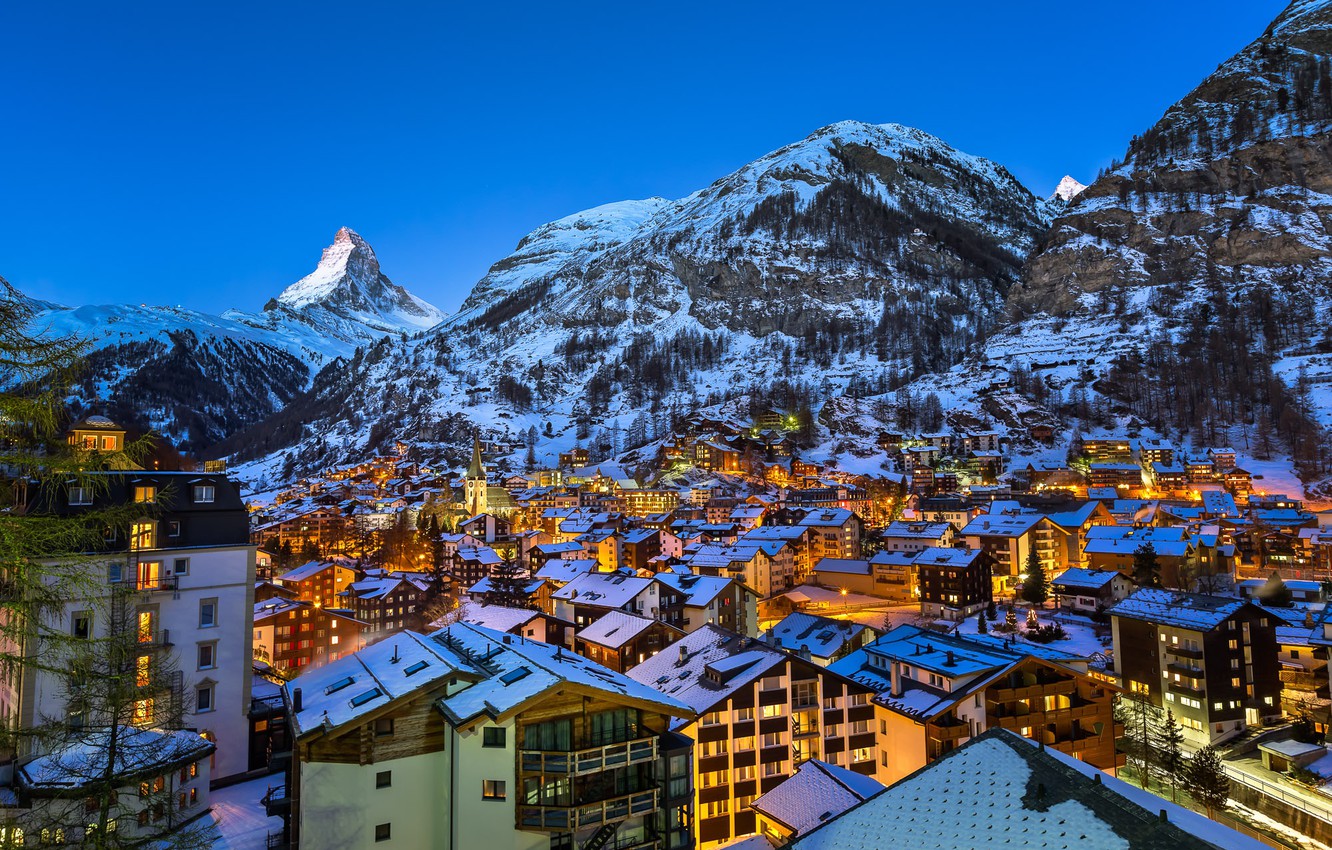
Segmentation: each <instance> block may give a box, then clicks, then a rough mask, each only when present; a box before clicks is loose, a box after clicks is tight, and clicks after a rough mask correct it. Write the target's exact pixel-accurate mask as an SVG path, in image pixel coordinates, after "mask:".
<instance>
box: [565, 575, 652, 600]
mask: <svg viewBox="0 0 1332 850" xmlns="http://www.w3.org/2000/svg"><path fill="white" fill-rule="evenodd" d="M650 584H652V579H650V578H639V577H638V576H635V575H632V574H630V573H628V572H624V571H619V572H613V573H583V574H582V575H579V576H578V577H577V578H575V579H573V580H572V581H570V582H569V583H568V584H566V585H565V586H564V587H561V588H560V589H559V590H557V591H555V592H554V593H553V594H551V595H552V597H553V598H555V599H562V600H566V601H569V602H575V603H579V604H584V605H596V606H599V607H602V608H622V607H624V606H625V605H628V604H629V603H630V602H632V601H633V600H634V597H636V596H638V594H640V593H642V592H643V591H645V590H647V589H648V586H649V585H650Z"/></svg>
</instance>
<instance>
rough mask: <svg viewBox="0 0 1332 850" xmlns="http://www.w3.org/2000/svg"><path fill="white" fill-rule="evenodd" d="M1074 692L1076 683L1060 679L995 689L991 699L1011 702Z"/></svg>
mask: <svg viewBox="0 0 1332 850" xmlns="http://www.w3.org/2000/svg"><path fill="white" fill-rule="evenodd" d="M1075 690H1077V682H1075V681H1073V680H1072V679H1062V680H1055V681H1051V682H1036V683H1035V684H1031V685H1019V686H1017V687H1004V686H1000V687H996V688H995V689H994V697H993V698H994V700H995V701H996V702H1011V701H1012V700H1019V699H1030V698H1032V697H1043V696H1052V695H1055V694H1071V693H1073V692H1074V691H1075Z"/></svg>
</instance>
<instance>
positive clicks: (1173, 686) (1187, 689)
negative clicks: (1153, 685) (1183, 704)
mask: <svg viewBox="0 0 1332 850" xmlns="http://www.w3.org/2000/svg"><path fill="white" fill-rule="evenodd" d="M1166 688H1167V689H1169V690H1170V691H1171V692H1173V693H1177V694H1183V695H1184V696H1186V697H1203V696H1206V695H1207V689H1206V688H1203V687H1196V688H1195V687H1194V686H1193V685H1186V684H1184V683H1183V682H1167V683H1166Z"/></svg>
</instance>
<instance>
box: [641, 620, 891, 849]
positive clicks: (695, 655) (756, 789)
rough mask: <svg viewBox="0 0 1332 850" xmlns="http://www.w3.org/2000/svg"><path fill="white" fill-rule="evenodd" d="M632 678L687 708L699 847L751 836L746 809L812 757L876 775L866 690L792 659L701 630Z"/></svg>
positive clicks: (685, 731) (681, 726) (684, 725)
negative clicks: (691, 744)
mask: <svg viewBox="0 0 1332 850" xmlns="http://www.w3.org/2000/svg"><path fill="white" fill-rule="evenodd" d="M629 676H630V677H631V678H633V679H636V680H637V681H639V682H642V683H643V684H645V685H648V686H649V687H652V688H655V689H656V690H658V691H660V692H661V693H663V694H664V695H665V696H666V697H668V698H670V699H672V700H678V701H680V702H683V703H684V704H685V705H687V706H688V707H689V708H690V710H691V714H690V716H689V717H688V718H686V719H683V720H679V721H676V723H675V724H674V730H675V731H676V732H679V733H680V734H682V735H684V736H686V737H689V738H692V739H693V740H694V741H696V744H695V755H696V761H697V767H696V781H695V793H694V797H695V799H694V816H695V820H696V823H697V830H696V837H697V839H698V842H699V844H698V846H699V847H700V848H701V850H707V848H711V847H716V846H718V845H720V844H722V843H723V842H726V841H729V840H730V839H731V838H734V837H736V836H740V835H746V834H748V833H751V832H754V831H755V828H756V820H755V818H756V815H755V812H754V811H753V810H752V809H750V808H749V804H750V803H751V802H752V801H753V800H754V799H755V798H757V797H758V796H759V795H760V794H764V793H767V792H769V791H771V790H772V789H773V788H775V787H777V785H779V784H780V783H781V782H782V781H783V780H784V779H785V778H786V777H787V776H789V775H790V774H791V772H792V771H793V770H795V768H797V767H799V766H800V765H801V764H803V763H805V762H807V761H809V760H810V759H815V758H817V759H822V760H823V761H825V762H827V763H829V764H834V765H837V766H839V767H845V768H848V769H850V770H852V771H855V772H856V773H860V774H864V775H867V776H873V775H874V774H875V771H876V759H877V755H876V749H875V747H876V745H875V733H874V722H873V721H874V706H873V705H871V703H870V698H871V696H872V694H871V692H870V689H869V688H866V687H865V686H863V685H860V684H857V683H855V682H852V681H850V680H848V679H845V678H843V677H841V676H838V675H836V674H834V673H832V672H830V671H828V670H826V669H824V668H822V667H819V666H818V665H816V664H813V663H812V662H809V661H805V660H803V659H801V658H798V657H796V656H794V655H792V654H790V653H787V652H783V651H781V650H778V649H775V648H774V647H770V646H768V645H766V644H763V643H761V642H759V641H756V640H753V639H751V638H746V637H743V636H741V635H737V634H735V633H734V632H728V631H726V630H725V629H720V628H717V627H716V626H705V627H703V628H701V629H699V630H698V631H695V632H693V633H691V634H689V635H687V636H685V637H684V638H682V639H681V640H680V641H678V642H677V643H675V644H674V645H673V646H671V647H669V648H667V649H666V650H665V651H664V652H661V653H658V654H657V655H654V656H653V657H651V658H649V659H647V660H646V661H644V662H643V663H642V664H639V665H638V666H637V667H634V668H633V669H632V670H630V671H629Z"/></svg>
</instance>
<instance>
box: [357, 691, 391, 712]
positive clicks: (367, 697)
mask: <svg viewBox="0 0 1332 850" xmlns="http://www.w3.org/2000/svg"><path fill="white" fill-rule="evenodd" d="M383 695H384V692H383V691H381V690H380V689H379V688H371V689H370V690H368V691H366V692H365V693H363V694H357V695H356V696H354V697H352V698H351V707H352V708H360V707H361V706H363V705H365V704H366V703H367V702H370V701H371V700H373V699H376V698H377V697H382V696H383Z"/></svg>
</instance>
